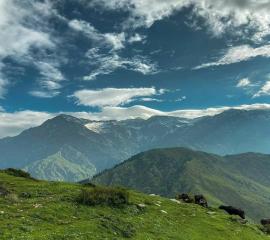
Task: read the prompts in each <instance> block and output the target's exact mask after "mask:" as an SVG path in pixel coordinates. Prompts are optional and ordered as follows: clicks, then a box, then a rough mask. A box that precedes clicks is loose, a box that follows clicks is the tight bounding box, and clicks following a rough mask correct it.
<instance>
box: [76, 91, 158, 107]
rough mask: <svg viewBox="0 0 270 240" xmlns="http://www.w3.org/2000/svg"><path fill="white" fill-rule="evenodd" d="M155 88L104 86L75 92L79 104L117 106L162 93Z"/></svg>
mask: <svg viewBox="0 0 270 240" xmlns="http://www.w3.org/2000/svg"><path fill="white" fill-rule="evenodd" d="M161 92H162V91H158V90H156V89H155V88H104V89H100V90H80V91H77V92H75V93H74V95H73V97H75V98H76V99H77V104H79V105H84V106H92V107H107V106H110V107H116V106H120V105H124V104H127V103H130V102H132V101H135V100H138V99H139V98H140V97H145V96H154V95H158V94H162V93H161Z"/></svg>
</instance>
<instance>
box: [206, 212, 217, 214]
mask: <svg viewBox="0 0 270 240" xmlns="http://www.w3.org/2000/svg"><path fill="white" fill-rule="evenodd" d="M207 214H209V215H214V214H216V212H207Z"/></svg>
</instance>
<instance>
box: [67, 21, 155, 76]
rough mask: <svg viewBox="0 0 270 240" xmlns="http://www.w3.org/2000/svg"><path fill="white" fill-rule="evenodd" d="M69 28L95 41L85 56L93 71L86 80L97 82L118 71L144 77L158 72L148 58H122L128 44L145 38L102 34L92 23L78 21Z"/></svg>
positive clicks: (119, 34)
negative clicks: (121, 70)
mask: <svg viewBox="0 0 270 240" xmlns="http://www.w3.org/2000/svg"><path fill="white" fill-rule="evenodd" d="M69 26H70V27H71V28H72V29H74V30H76V31H80V32H82V33H83V34H84V35H85V36H86V37H88V38H89V39H90V40H92V41H93V43H94V46H95V47H94V48H91V49H90V50H89V51H88V52H87V53H86V55H85V56H86V58H87V59H88V62H89V65H90V66H92V67H93V70H92V71H91V73H90V74H89V75H87V76H84V78H83V79H84V80H96V78H97V77H98V76H99V75H106V74H110V73H112V72H114V71H115V70H117V69H127V70H131V71H135V72H140V73H142V74H144V75H147V74H154V73H156V72H157V67H156V64H154V63H152V62H150V60H149V59H147V58H146V57H143V56H134V57H131V58H126V57H121V56H120V51H121V50H122V49H124V48H125V47H126V44H127V43H133V42H137V41H142V40H143V36H141V35H139V34H135V35H132V36H131V37H130V38H127V37H126V33H124V32H121V33H100V32H99V31H98V30H97V29H96V28H95V27H94V26H92V25H91V24H90V23H88V22H86V21H83V20H77V19H74V20H72V21H70V22H69Z"/></svg>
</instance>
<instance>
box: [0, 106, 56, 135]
mask: <svg viewBox="0 0 270 240" xmlns="http://www.w3.org/2000/svg"><path fill="white" fill-rule="evenodd" d="M53 116H54V114H50V113H45V112H35V111H19V112H13V113H6V112H4V111H0V138H3V137H7V136H15V135H17V134H19V133H20V132H22V131H23V130H25V129H28V128H31V127H35V126H38V125H40V124H42V123H43V122H44V121H46V120H48V119H49V118H52V117H53Z"/></svg>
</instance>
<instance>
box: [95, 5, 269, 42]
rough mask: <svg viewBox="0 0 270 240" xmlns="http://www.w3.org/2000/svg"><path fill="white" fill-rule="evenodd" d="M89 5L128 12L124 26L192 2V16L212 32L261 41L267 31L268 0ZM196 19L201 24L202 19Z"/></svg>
mask: <svg viewBox="0 0 270 240" xmlns="http://www.w3.org/2000/svg"><path fill="white" fill-rule="evenodd" d="M90 6H100V7H101V8H104V9H110V10H119V9H122V10H123V11H125V12H128V13H129V17H128V19H127V20H126V22H125V23H124V25H125V26H126V27H127V28H130V27H133V28H136V27H141V26H145V27H150V26H152V25H153V23H155V22H156V21H158V20H161V19H163V18H165V17H168V16H170V15H172V14H174V13H175V12H176V11H179V10H182V9H184V8H187V7H189V6H193V15H194V16H193V17H195V18H196V17H200V18H202V19H204V21H205V23H204V24H205V25H206V26H207V27H208V29H209V31H211V33H212V34H213V35H214V36H220V35H221V34H224V33H226V32H229V33H231V34H236V35H238V36H242V37H244V36H247V35H250V33H251V35H252V36H251V37H252V39H253V40H254V41H261V40H262V39H263V38H264V37H265V36H267V35H269V33H270V2H269V1H267V0H256V1H255V0H229V1H224V0H200V1H198V0H167V1H164V0H147V1H145V0H93V1H91V4H90ZM198 22H199V24H200V25H202V24H203V21H199V20H198ZM193 26H194V24H193ZM195 26H196V24H195Z"/></svg>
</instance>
